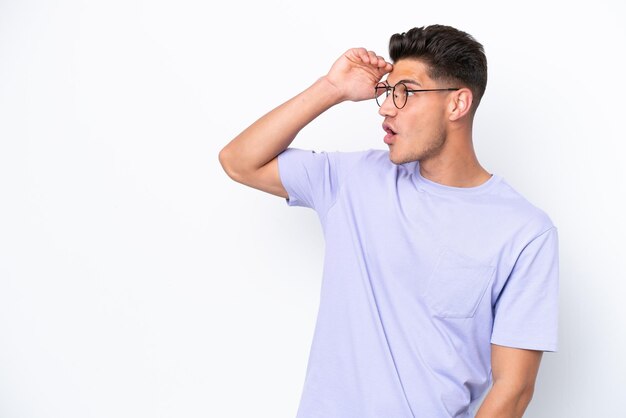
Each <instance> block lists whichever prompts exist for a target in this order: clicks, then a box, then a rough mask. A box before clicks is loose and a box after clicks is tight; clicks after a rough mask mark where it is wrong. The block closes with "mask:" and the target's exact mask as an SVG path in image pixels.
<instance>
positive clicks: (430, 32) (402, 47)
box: [389, 25, 487, 113]
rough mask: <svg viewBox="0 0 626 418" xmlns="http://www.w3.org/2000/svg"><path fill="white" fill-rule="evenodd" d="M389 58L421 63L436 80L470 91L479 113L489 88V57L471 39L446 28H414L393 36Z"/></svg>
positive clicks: (431, 26)
mask: <svg viewBox="0 0 626 418" xmlns="http://www.w3.org/2000/svg"><path fill="white" fill-rule="evenodd" d="M389 56H390V58H391V60H392V61H393V62H394V63H395V62H396V61H398V60H401V59H403V58H416V59H419V60H421V61H423V62H424V63H425V64H426V65H427V67H428V76H429V77H430V78H432V79H433V80H443V81H446V82H450V83H460V84H461V85H463V86H464V87H468V88H469V89H470V90H471V91H472V94H473V97H474V100H473V104H472V113H474V112H476V108H477V107H478V104H479V103H480V99H481V98H482V96H483V93H484V92H485V88H486V87H487V57H486V56H485V51H484V49H483V46H482V45H481V44H480V43H479V42H478V41H476V39H474V38H473V37H472V36H471V35H469V34H467V33H465V32H462V31H460V30H458V29H455V28H453V27H451V26H444V25H430V26H423V27H420V28H413V29H411V30H409V31H408V32H404V33H396V34H395V35H392V36H391V39H390V40H389ZM446 87H448V86H446ZM449 87H458V86H449Z"/></svg>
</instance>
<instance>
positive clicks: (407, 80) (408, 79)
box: [385, 78, 422, 87]
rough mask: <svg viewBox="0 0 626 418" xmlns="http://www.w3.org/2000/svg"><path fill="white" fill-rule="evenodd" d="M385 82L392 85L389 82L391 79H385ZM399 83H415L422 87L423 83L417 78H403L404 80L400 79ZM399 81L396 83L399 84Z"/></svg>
mask: <svg viewBox="0 0 626 418" xmlns="http://www.w3.org/2000/svg"><path fill="white" fill-rule="evenodd" d="M385 83H387V84H388V85H390V84H389V80H385ZM398 83H405V84H415V85H416V86H420V87H422V85H421V84H420V83H419V82H417V81H415V80H411V79H410V78H404V79H402V80H400V81H398ZM398 83H396V84H398Z"/></svg>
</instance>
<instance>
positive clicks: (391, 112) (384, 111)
mask: <svg viewBox="0 0 626 418" xmlns="http://www.w3.org/2000/svg"><path fill="white" fill-rule="evenodd" d="M397 111H398V108H397V107H396V105H394V104H393V97H392V95H391V94H390V95H389V96H387V97H386V98H385V100H383V103H382V105H381V106H380V107H379V108H378V114H379V115H381V116H395V114H396V112H397Z"/></svg>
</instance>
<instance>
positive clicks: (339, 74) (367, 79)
mask: <svg viewBox="0 0 626 418" xmlns="http://www.w3.org/2000/svg"><path fill="white" fill-rule="evenodd" d="M392 69H393V65H392V64H390V63H388V62H387V61H385V59H384V58H383V57H381V56H379V55H376V54H375V53H374V52H373V51H368V50H366V49H365V48H352V49H349V50H347V51H346V52H345V53H344V54H343V55H342V56H341V57H339V59H337V61H335V63H334V64H333V66H332V67H331V69H330V71H329V72H328V74H327V75H326V76H325V78H326V80H327V81H329V82H330V83H331V84H332V85H333V86H334V87H335V88H336V89H337V91H338V92H339V94H340V97H341V100H342V101H343V100H351V101H354V102H357V101H360V100H366V99H372V98H373V97H374V87H375V86H376V83H378V82H379V81H380V80H381V79H382V78H383V76H384V75H385V74H387V73H389V72H391V70H392Z"/></svg>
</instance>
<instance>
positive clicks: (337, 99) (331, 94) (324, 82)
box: [312, 75, 347, 105]
mask: <svg viewBox="0 0 626 418" xmlns="http://www.w3.org/2000/svg"><path fill="white" fill-rule="evenodd" d="M312 87H317V88H319V90H320V91H321V92H323V94H324V96H325V97H326V98H327V99H328V100H329V101H330V102H331V105H334V104H339V103H341V102H344V101H346V100H347V98H346V96H345V94H344V93H343V92H342V91H341V89H340V88H339V86H337V85H336V84H335V83H333V82H332V81H331V80H330V79H329V78H328V76H327V75H325V76H322V77H320V78H318V79H317V81H315V83H313V86H312Z"/></svg>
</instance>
